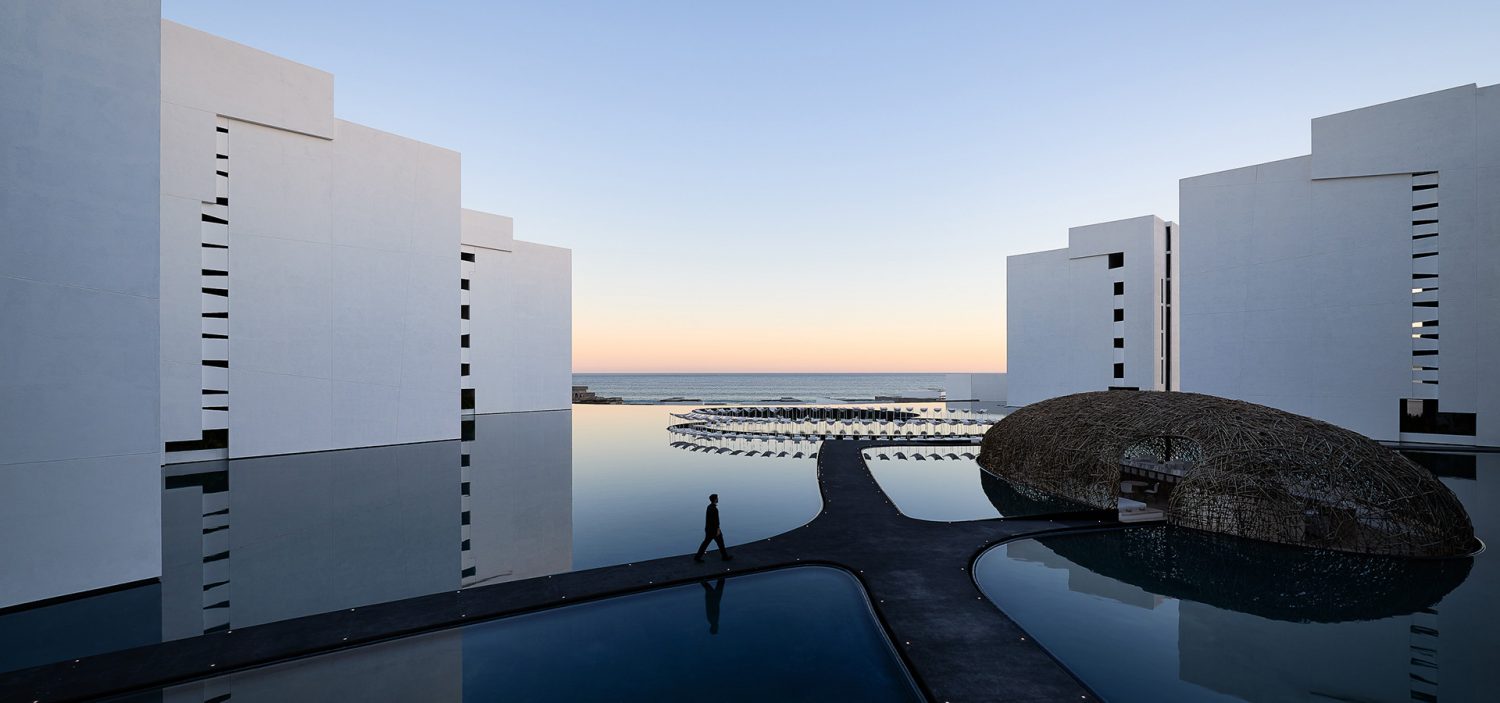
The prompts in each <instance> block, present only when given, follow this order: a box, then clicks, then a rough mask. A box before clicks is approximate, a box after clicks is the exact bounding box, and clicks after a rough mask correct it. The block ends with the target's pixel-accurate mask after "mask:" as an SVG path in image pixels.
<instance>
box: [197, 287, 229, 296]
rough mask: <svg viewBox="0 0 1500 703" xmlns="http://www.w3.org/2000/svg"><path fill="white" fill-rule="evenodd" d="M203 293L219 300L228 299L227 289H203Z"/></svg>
mask: <svg viewBox="0 0 1500 703" xmlns="http://www.w3.org/2000/svg"><path fill="white" fill-rule="evenodd" d="M203 292H204V293H206V294H208V295H217V296H219V297H220V298H228V297H229V289H228V288H204V289H203Z"/></svg>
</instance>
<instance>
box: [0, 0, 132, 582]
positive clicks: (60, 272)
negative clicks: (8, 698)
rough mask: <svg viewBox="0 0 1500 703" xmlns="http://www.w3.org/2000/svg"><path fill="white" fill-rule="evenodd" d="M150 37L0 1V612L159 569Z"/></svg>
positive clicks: (107, 10) (128, 4)
mask: <svg viewBox="0 0 1500 703" xmlns="http://www.w3.org/2000/svg"><path fill="white" fill-rule="evenodd" d="M159 37H160V24H159V12H158V9H157V3H156V2H155V1H154V0H120V1H119V2H110V3H99V2H83V1H79V0H57V1H55V2H6V3H0V608H4V607H6V606H11V605H15V604H17V603H25V602H30V601H33V600H38V599H42V598H49V597H52V596H57V595H61V594H66V593H73V592H77V591H85V590H90V589H96V588H101V587H106V586H113V585H116V584H121V583H129V582H132V581H138V580H142V579H149V578H154V577H155V576H157V575H158V574H160V573H161V544H160V538H159V529H160V525H161V488H160V481H161V474H160V466H161V439H160V437H161V435H160V432H159V431H158V424H157V417H158V410H157V403H158V397H159V395H160V393H159V388H158V382H157V349H156V346H157V311H158V300H157V296H158V292H157V286H158V274H157V266H158V264H157V248H158V244H157V241H158V234H157V229H158V227H157V218H158V208H157V204H158V196H159V192H158V186H157V172H158V164H159V158H160V157H159V153H160V152H159V149H158V134H159V128H160V127H159V124H160V122H159V106H160V101H159V99H158V98H159V91H160V88H159V86H160V74H159V63H158V61H157V52H158V46H159Z"/></svg>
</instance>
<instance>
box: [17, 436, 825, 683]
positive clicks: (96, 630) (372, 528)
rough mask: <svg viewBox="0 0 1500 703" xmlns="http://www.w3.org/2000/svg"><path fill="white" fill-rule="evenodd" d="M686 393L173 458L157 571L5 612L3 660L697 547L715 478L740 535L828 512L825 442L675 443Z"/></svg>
mask: <svg viewBox="0 0 1500 703" xmlns="http://www.w3.org/2000/svg"><path fill="white" fill-rule="evenodd" d="M672 410H678V411H680V410H681V408H680V407H677V408H673V407H667V406H579V407H578V408H577V410H574V411H557V412H538V413H512V414H501V415H479V416H476V417H475V418H474V421H473V422H466V423H464V426H463V437H462V439H461V440H453V441H446V442H429V443H423V444H407V445H397V446H389V447H372V448H365V449H350V450H343V451H331V452H317V453H310V454H294V455H285V456H274V457H260V458H251V459H237V460H233V461H224V460H219V461H205V462H197V463H191V464H173V465H169V466H166V467H163V469H162V499H161V500H162V534H161V540H162V541H161V545H162V575H161V578H160V579H159V580H157V582H153V583H145V584H138V585H135V586H132V587H130V588H125V589H120V590H117V591H114V592H110V593H101V594H97V595H92V596H89V597H84V598H77V599H69V600H64V601H61V602H56V603H47V604H39V605H37V606H35V607H20V608H11V609H6V610H4V611H0V671H12V670H15V669H20V668H25V667H29V666H37V665H41V664H46V663H50V662H54V661H59V660H63V659H71V658H77V657H82V656H88V655H92V654H99V653H103V652H108V651H113V650H117V649H124V648H128V647H134V646H141V645H146V644H152V643H156V642H160V641H162V640H164V639H178V638H183V637H192V636H195V635H201V634H204V633H207V632H214V631H218V630H222V629H228V628H230V627H249V626H252V625H259V624H263V623H268V622H274V621H278V620H285V619H288V618H294V617H299V616H303V615H310V614H314V613H321V612H327V611H331V610H338V609H342V608H351V607H358V606H364V605H370V604H373V603H380V602H385V601H391V600H397V599H401V598H410V597H413V596H420V595H425V594H428V593H434V592H438V591H444V590H453V589H457V588H465V587H473V586H480V585H485V584H491V583H500V582H504V581H511V580H517V579H524V578H531V577H535V576H542V575H545V574H553V573H559V572H564V571H568V570H570V569H587V568H592V567H596V566H604V565H610V564H617V563H625V562H630V561H641V560H645V559H652V558H656V557H665V556H671V555H686V554H690V553H691V552H692V551H693V550H695V549H696V548H697V546H698V542H699V540H701V539H702V530H703V508H704V506H705V505H706V503H707V496H708V494H709V493H715V492H716V493H718V494H719V495H720V511H721V515H722V518H723V522H724V535H725V537H726V539H727V541H728V542H729V544H730V545H731V548H732V546H733V545H735V544H740V543H744V542H748V541H752V540H758V539H761V538H764V537H769V536H772V535H775V534H777V533H781V532H785V531H787V530H791V529H794V528H796V527H798V526H800V525H803V524H805V523H807V522H808V521H809V520H811V519H812V518H813V517H814V516H816V515H817V513H818V511H819V510H820V508H821V505H822V501H821V498H820V496H819V493H818V486H817V476H816V468H815V465H814V462H813V460H811V459H802V460H792V459H776V458H764V457H756V458H749V457H737V456H728V455H706V454H695V453H690V452H683V451H680V450H677V449H674V448H672V447H671V446H670V440H669V434H668V432H667V429H666V428H667V426H668V425H669V424H672V423H673V422H675V420H674V419H673V418H672V417H671V415H670V412H671V411H672ZM684 558H687V557H684ZM11 577H16V576H15V575H7V578H11Z"/></svg>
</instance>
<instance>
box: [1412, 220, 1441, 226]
mask: <svg viewBox="0 0 1500 703" xmlns="http://www.w3.org/2000/svg"><path fill="white" fill-rule="evenodd" d="M1411 223H1412V225H1435V224H1437V223H1438V221H1437V220H1412V221H1411Z"/></svg>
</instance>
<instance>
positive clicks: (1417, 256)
mask: <svg viewBox="0 0 1500 703" xmlns="http://www.w3.org/2000/svg"><path fill="white" fill-rule="evenodd" d="M1437 255H1438V253H1437V252H1435V251H1424V252H1422V253H1420V254H1412V255H1411V258H1413V259H1425V258H1427V257H1429V256H1437Z"/></svg>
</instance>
